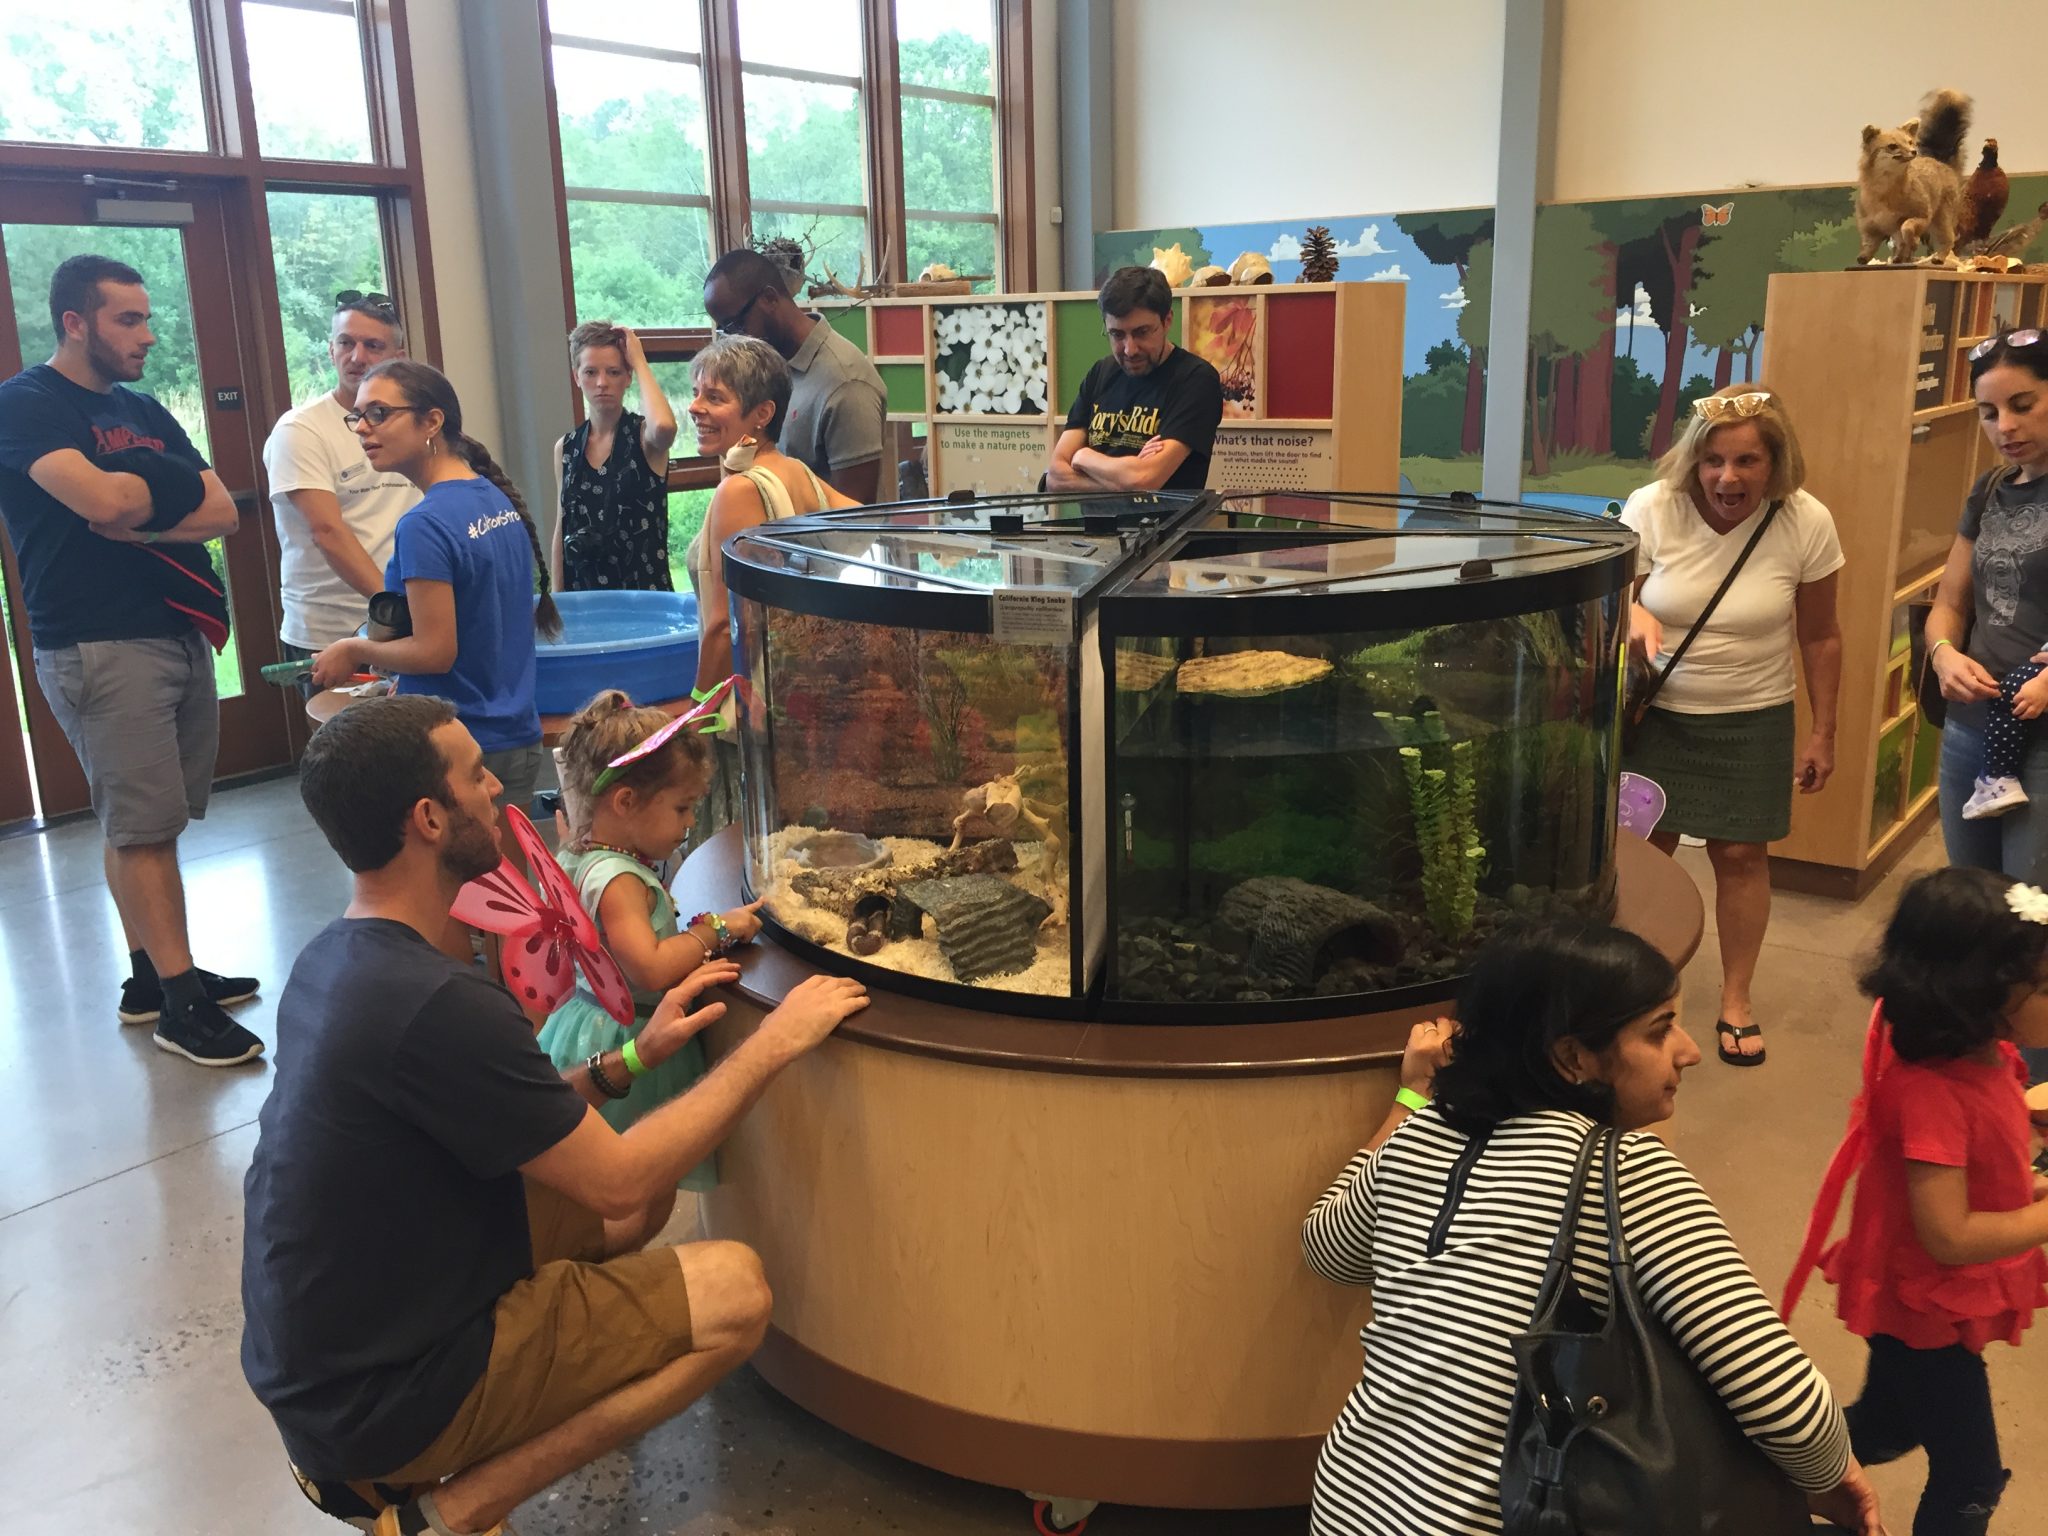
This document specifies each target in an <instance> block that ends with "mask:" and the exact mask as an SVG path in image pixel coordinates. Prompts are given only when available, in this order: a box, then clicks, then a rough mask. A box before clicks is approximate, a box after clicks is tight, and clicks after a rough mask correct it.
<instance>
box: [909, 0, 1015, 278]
mask: <svg viewBox="0 0 2048 1536" xmlns="http://www.w3.org/2000/svg"><path fill="white" fill-rule="evenodd" d="M994 23H995V12H994V8H993V6H991V5H988V4H982V3H977V0H897V4H896V47H897V54H896V58H897V74H898V76H899V78H900V79H901V81H902V84H901V86H900V87H899V88H898V89H899V91H900V93H901V95H902V98H903V204H904V221H905V225H906V229H907V238H906V251H907V259H906V260H905V262H904V268H905V270H906V271H907V272H908V273H909V274H910V275H911V276H912V277H915V276H916V275H917V274H918V273H919V272H921V271H923V270H924V268H925V267H926V266H927V265H929V264H931V263H933V262H939V263H943V264H944V265H946V266H948V267H950V268H952V269H953V271H954V272H955V273H956V274H958V275H959V276H961V277H973V278H977V279H987V281H983V282H977V284H976V286H977V287H978V288H981V289H984V290H987V289H992V288H993V287H994V279H995V273H996V229H997V215H996V96H995V38H994Z"/></svg>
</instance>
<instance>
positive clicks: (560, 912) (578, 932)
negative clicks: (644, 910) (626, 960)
mask: <svg viewBox="0 0 2048 1536" xmlns="http://www.w3.org/2000/svg"><path fill="white" fill-rule="evenodd" d="M504 815H505V822H506V825H508V826H509V827H511V829H512V836H513V838H514V840H515V841H517V843H518V844H519V849H520V852H521V853H523V854H525V856H526V866H527V868H528V869H530V870H532V871H533V876H534V880H535V881H536V882H537V883H538V884H539V886H540V889H539V890H538V891H535V889H534V888H533V886H531V885H529V884H527V882H526V879H525V877H524V876H522V875H521V874H520V873H519V868H518V866H517V865H515V864H514V863H513V862H512V861H511V860H510V859H506V860H505V861H504V862H503V863H501V864H500V865H499V866H498V867H497V868H496V869H494V870H492V871H491V872H490V873H489V874H487V875H480V876H478V877H477V878H476V879H474V880H472V881H470V882H469V884H467V885H465V886H464V887H463V888H462V889H461V891H460V892H458V893H457V894H456V897H455V905H454V906H453V907H452V908H450V912H451V914H452V915H453V916H454V917H455V918H456V919H457V921H459V922H464V923H467V924H469V926H470V927H472V928H481V929H483V930H484V931H485V932H487V933H495V934H499V935H501V936H502V937H503V938H504V940H505V942H504V944H503V945H502V946H501V949H502V951H503V961H502V965H501V969H502V970H503V971H504V974H505V986H506V987H507V989H508V990H510V992H511V993H512V995H513V996H514V997H516V998H517V999H519V1002H520V1004H521V1006H524V1007H531V1008H537V1009H540V1010H542V1011H544V1012H547V1013H553V1012H554V1011H555V1009H557V1008H559V1007H560V1006H561V1005H562V1003H563V1002H564V1001H565V1000H566V999H567V998H568V996H569V993H570V992H571V991H572V990H574V988H575V986H576V973H577V971H578V970H581V971H582V972H583V979H584V980H585V981H586V982H588V983H589V984H590V990H591V992H592V994H593V995H594V996H595V997H596V998H597V1000H598V1002H599V1004H600V1005H602V1007H603V1008H604V1011H605V1012H606V1013H608V1014H610V1015H611V1016H612V1017H613V1018H614V1019H616V1020H618V1021H619V1023H620V1024H621V1025H624V1026H627V1027H630V1026H631V1025H632V1023H633V989H632V988H631V987H630V986H628V985H627V984H626V973H625V972H624V971H622V970H620V969H619V962H618V961H616V960H614V959H613V958H612V957H611V952H610V951H609V950H607V949H606V948H605V947H604V943H603V941H602V940H601V939H599V937H598V933H597V924H596V923H595V922H593V921H592V920H591V916H590V914H589V913H588V912H586V911H584V910H583V903H582V902H581V901H579V900H578V899H577V896H576V887H575V886H573V885H572V884H570V883H569V877H568V876H567V875H566V874H564V873H563V872H562V866H561V865H559V864H557V863H556V862H555V856H554V855H553V854H551V853H549V852H548V846H547V844H546V843H544V842H542V841H541V839H540V833H538V832H536V831H535V830H534V827H533V823H532V822H531V821H529V820H527V818H526V813H525V812H524V811H522V810H520V809H519V807H518V806H516V805H508V806H506V807H505V808H504Z"/></svg>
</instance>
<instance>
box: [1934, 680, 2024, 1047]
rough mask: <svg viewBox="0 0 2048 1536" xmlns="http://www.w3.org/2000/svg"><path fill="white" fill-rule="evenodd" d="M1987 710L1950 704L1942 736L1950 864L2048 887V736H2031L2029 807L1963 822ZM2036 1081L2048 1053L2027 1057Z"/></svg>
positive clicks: (1979, 767)
mask: <svg viewBox="0 0 2048 1536" xmlns="http://www.w3.org/2000/svg"><path fill="white" fill-rule="evenodd" d="M1986 722H1987V707H1986V706H1985V705H1983V704H1951V705H1949V707H1948V728H1947V729H1946V730H1944V731H1943V732H1942V733H1941V840H1942V842H1943V844H1944V845H1946V847H1947V849H1948V861H1949V863H1951V864H1960V865H1964V866H1966V867H1968V868H1971V869H1995V870H2000V871H2003V872H2004V873H2005V874H2007V875H2010V876H2011V877H2012V878H2013V879H2015V880H2024V881H2026V882H2027V883H2028V884H2030V885H2044V884H2048V731H2032V732H2029V733H2028V741H2027V755H2026V757H2025V759H2024V760H2023V761H2022V762H2021V764H2020V774H2019V778H2020V785H2021V787H2022V788H2024V789H2025V790H2026V792H2027V799H2028V802H2029V803H2028V804H2026V805H2022V806H2018V807H2015V808H2014V809H2012V810H2010V811H2007V812H2006V813H2005V814H2004V815H2003V816H1991V817H1986V818H1985V819H1984V820H1982V821H1965V820H1963V802H1964V801H1966V800H1968V799H1969V798H1970V791H1971V789H1972V788H1973V787H1975V784H1976V781H1977V775H1978V774H1980V773H1982V772H1983V771H1984V732H1985V725H1986ZM2023 1054H2024V1055H2025V1056H2026V1058H2027V1067H2028V1070H2029V1071H2031V1072H2032V1073H2033V1075H2034V1079H2035V1081H2037V1082H2039V1081H2044V1080H2048V1051H2027V1052H2024V1053H2023Z"/></svg>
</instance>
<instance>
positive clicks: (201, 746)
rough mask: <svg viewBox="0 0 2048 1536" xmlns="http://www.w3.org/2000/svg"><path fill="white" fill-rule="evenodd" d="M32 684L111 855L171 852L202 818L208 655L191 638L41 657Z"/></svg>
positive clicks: (206, 789) (210, 716)
mask: <svg viewBox="0 0 2048 1536" xmlns="http://www.w3.org/2000/svg"><path fill="white" fill-rule="evenodd" d="M36 681H37V682H38V683H40V684H41V685H42V689H43V694H44V697H46V698H47V699H49V701H50V710H51V712H52V713H53V714H55V715H56V717H57V723H58V724H59V725H61V726H62V727H63V728H64V736H65V739H66V740H68V741H69V742H70V743H71V750H72V751H73V752H75V753H77V754H78V761H79V765H80V766H81V767H83V768H84V769H85V779H86V783H87V784H88V785H90V786H91V788H92V808H93V812H94V814H96V815H97V816H98V817H99V819H100V829H101V830H102V831H103V832H104V833H105V834H106V839H107V842H108V844H109V845H111V846H112V847H115V848H131V847H138V846H144V845H149V844H157V843H171V842H176V841H177V839H178V834H179V833H180V832H183V831H184V830H185V823H186V822H187V821H188V820H190V819H191V818H193V817H195V816H204V815H205V814H206V800H207V796H208V795H210V794H211V793H212V791H213V766H214V760H215V758H217V757H218V756H219V754H220V700H219V698H218V696H217V695H216V694H215V692H214V687H213V652H212V651H211V650H210V649H209V648H208V647H207V644H206V642H205V640H203V639H201V638H200V636H199V632H198V631H197V630H188V631H187V632H186V633H185V634H183V635H181V636H179V637H178V638H176V639H162V640H87V641H83V642H81V643H80V644H78V645H64V646H59V647H57V648H56V649H55V650H49V651H45V650H38V651H37V652H36Z"/></svg>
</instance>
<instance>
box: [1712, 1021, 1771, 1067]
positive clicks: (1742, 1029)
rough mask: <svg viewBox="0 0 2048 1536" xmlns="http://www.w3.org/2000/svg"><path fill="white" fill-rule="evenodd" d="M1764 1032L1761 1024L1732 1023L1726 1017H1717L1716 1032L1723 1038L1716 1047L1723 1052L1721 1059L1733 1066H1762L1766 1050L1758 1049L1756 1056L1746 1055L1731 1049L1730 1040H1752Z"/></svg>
mask: <svg viewBox="0 0 2048 1536" xmlns="http://www.w3.org/2000/svg"><path fill="white" fill-rule="evenodd" d="M1763 1032H1764V1031H1763V1026H1762V1025H1760V1024H1730V1023H1729V1022H1728V1021H1727V1020H1726V1019H1716V1020H1714V1033H1715V1034H1716V1035H1719V1036H1720V1037H1721V1039H1720V1040H1719V1042H1718V1043H1717V1044H1716V1045H1715V1047H1714V1049H1715V1050H1717V1051H1719V1052H1720V1053H1721V1059H1722V1060H1723V1061H1725V1062H1727V1063H1728V1065H1729V1066H1731V1067H1760V1066H1762V1065H1763V1064H1764V1056H1765V1054H1766V1053H1765V1052H1763V1051H1758V1052H1757V1053H1756V1054H1755V1055H1754V1056H1745V1055H1744V1054H1743V1053H1742V1052H1740V1051H1731V1050H1729V1049H1728V1042H1729V1041H1730V1040H1738V1041H1740V1040H1751V1039H1754V1038H1756V1037H1757V1036H1758V1035H1761V1034H1762V1033H1763Z"/></svg>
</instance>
